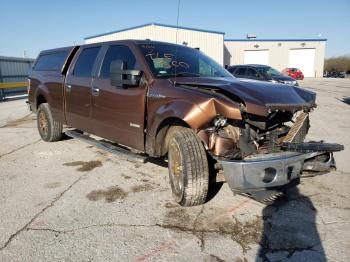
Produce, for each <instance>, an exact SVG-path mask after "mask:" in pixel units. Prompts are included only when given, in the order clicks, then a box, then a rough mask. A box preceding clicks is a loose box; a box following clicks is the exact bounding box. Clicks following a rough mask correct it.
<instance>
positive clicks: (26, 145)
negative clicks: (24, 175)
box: [0, 138, 41, 158]
mask: <svg viewBox="0 0 350 262" xmlns="http://www.w3.org/2000/svg"><path fill="white" fill-rule="evenodd" d="M40 141H41V138H40V139H38V140H36V141H34V142H32V143H29V144H25V145H23V146H20V147H18V148H15V149H13V150H12V151H10V152H7V153H5V154H2V155H0V158H1V157H3V156H7V155H10V154H12V153H15V152H17V151H19V150H21V149H23V148H26V147H28V146H31V145H34V144H36V143H38V142H40Z"/></svg>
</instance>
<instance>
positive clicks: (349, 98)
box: [338, 96, 350, 105]
mask: <svg viewBox="0 0 350 262" xmlns="http://www.w3.org/2000/svg"><path fill="white" fill-rule="evenodd" d="M338 100H339V101H342V102H343V103H345V104H348V105H350V97H349V96H345V97H343V98H342V99H339V98H338Z"/></svg>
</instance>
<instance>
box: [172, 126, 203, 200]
mask: <svg viewBox="0 0 350 262" xmlns="http://www.w3.org/2000/svg"><path fill="white" fill-rule="evenodd" d="M167 142H168V144H167V146H168V169H169V178H170V185H171V190H172V194H173V197H174V200H175V201H176V202H177V203H178V204H180V205H181V206H196V205H201V204H203V203H204V202H205V201H206V198H207V195H208V184H209V167H208V159H207V155H206V151H205V149H204V147H203V145H202V142H201V141H200V139H199V138H198V137H197V135H196V134H195V133H194V132H193V131H192V130H191V129H189V128H185V127H172V128H170V130H169V131H168V136H167Z"/></svg>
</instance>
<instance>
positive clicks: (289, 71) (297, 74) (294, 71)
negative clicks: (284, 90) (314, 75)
mask: <svg viewBox="0 0 350 262" xmlns="http://www.w3.org/2000/svg"><path fill="white" fill-rule="evenodd" d="M282 74H283V75H286V76H290V77H293V78H294V79H297V80H303V79H304V75H303V72H301V71H300V69H298V68H293V67H289V68H286V69H284V70H283V71H282Z"/></svg>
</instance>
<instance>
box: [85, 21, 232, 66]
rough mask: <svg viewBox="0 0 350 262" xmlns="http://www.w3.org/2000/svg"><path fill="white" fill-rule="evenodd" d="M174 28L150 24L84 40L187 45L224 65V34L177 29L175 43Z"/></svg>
mask: <svg viewBox="0 0 350 262" xmlns="http://www.w3.org/2000/svg"><path fill="white" fill-rule="evenodd" d="M176 30H177V28H176V26H171V25H163V24H157V23H150V24H145V25H140V26H135V27H131V28H126V29H122V30H118V31H113V32H109V33H105V34H100V35H95V36H91V37H87V38H85V42H86V43H96V42H104V41H112V40H123V39H151V40H155V41H163V42H169V43H178V44H184V43H185V44H187V45H188V46H190V47H194V48H199V49H200V50H201V51H202V52H204V53H205V54H207V55H208V56H210V57H211V58H213V59H215V61H217V62H218V63H219V64H223V63H224V56H223V54H224V45H223V43H224V34H225V33H223V32H216V31H210V30H200V29H194V28H187V27H178V30H177V41H176Z"/></svg>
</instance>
